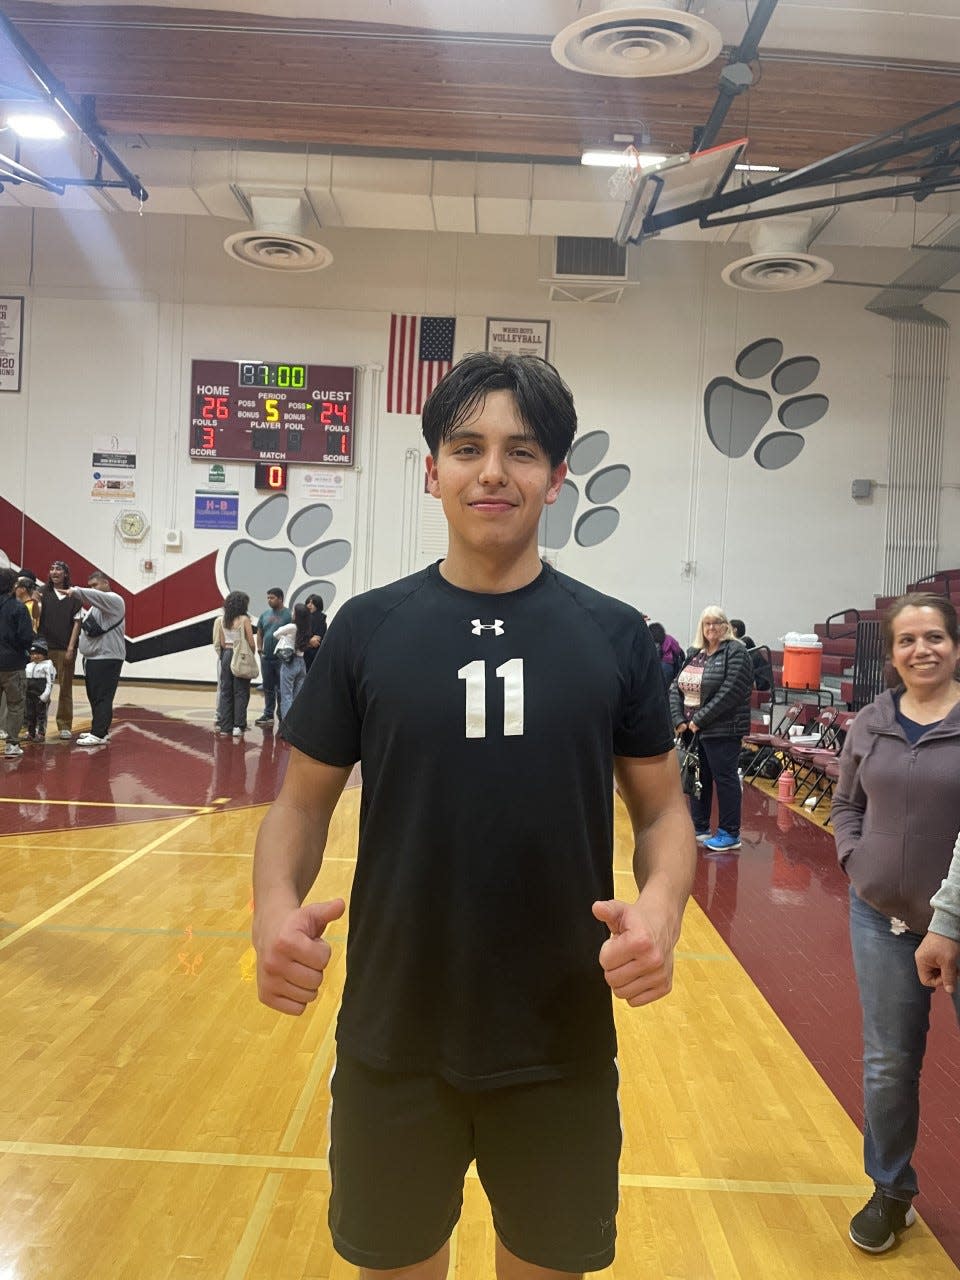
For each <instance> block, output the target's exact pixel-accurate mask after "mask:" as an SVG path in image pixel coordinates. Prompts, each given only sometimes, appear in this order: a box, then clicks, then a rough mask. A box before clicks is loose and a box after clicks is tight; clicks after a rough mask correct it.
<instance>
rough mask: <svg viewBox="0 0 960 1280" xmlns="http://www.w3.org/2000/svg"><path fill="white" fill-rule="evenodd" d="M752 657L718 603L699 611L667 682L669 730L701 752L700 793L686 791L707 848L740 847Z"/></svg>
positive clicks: (721, 850) (700, 838) (714, 850)
mask: <svg viewBox="0 0 960 1280" xmlns="http://www.w3.org/2000/svg"><path fill="white" fill-rule="evenodd" d="M752 688H753V663H752V662H751V660H750V655H749V654H748V653H747V651H746V649H745V648H744V647H743V645H742V644H741V643H740V641H739V640H737V639H736V638H735V637H734V634H733V630H732V628H731V626H730V623H729V621H728V619H727V615H726V614H725V613H724V611H723V610H722V609H721V608H720V606H719V605H715V604H711V605H707V607H706V609H704V611H703V613H702V614H701V615H700V621H699V623H698V624H697V634H696V638H695V641H694V652H693V655H692V656H691V657H690V658H688V659H687V662H686V665H685V666H684V667H683V669H682V670H681V672H680V674H679V675H678V676H677V677H676V679H675V680H674V681H673V683H672V684H671V686H670V691H669V697H670V714H671V717H672V720H673V725H674V731H675V733H676V734H677V736H678V737H683V738H684V740H685V741H686V742H688V743H689V742H694V743H696V745H697V749H698V752H699V755H700V794H699V796H691V797H690V816H691V817H692V818H693V826H694V830H695V831H696V834H697V843H698V844H701V845H703V847H704V848H705V849H708V850H709V851H710V852H711V853H732V852H733V851H734V850H736V849H739V848H740V809H741V803H742V792H741V789H740V774H739V772H738V769H737V764H738V761H739V758H740V748H741V746H742V745H743V737H744V734H745V733H748V732H749V729H750V691H751V689H752ZM714 784H716V788H717V807H718V821H717V830H716V832H715V833H714V834H713V835H711V834H710V811H711V809H712V807H713V788H714Z"/></svg>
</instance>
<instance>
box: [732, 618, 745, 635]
mask: <svg viewBox="0 0 960 1280" xmlns="http://www.w3.org/2000/svg"><path fill="white" fill-rule="evenodd" d="M730 628H731V630H732V631H733V634H734V635H735V636H736V637H737V639H738V640H742V639H743V637H744V636H745V635H746V631H747V624H746V623H745V622H744V620H743V619H742V618H731V619H730Z"/></svg>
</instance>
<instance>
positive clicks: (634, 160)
mask: <svg viewBox="0 0 960 1280" xmlns="http://www.w3.org/2000/svg"><path fill="white" fill-rule="evenodd" d="M666 158H667V157H666V156H664V155H654V154H653V153H651V152H644V151H639V152H637V154H636V155H634V154H632V153H631V152H628V151H613V150H610V149H607V148H602V147H594V148H591V150H589V151H584V153H583V155H582V156H581V157H580V163H581V164H591V165H597V166H599V167H600V168H603V169H619V168H620V166H621V165H625V164H626V165H630V166H631V167H632V168H637V169H643V168H645V167H646V166H647V165H649V164H659V163H660V162H661V160H666Z"/></svg>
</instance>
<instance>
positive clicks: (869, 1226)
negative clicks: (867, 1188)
mask: <svg viewBox="0 0 960 1280" xmlns="http://www.w3.org/2000/svg"><path fill="white" fill-rule="evenodd" d="M916 1220H917V1215H916V1212H915V1211H914V1208H913V1205H912V1204H911V1203H910V1201H909V1200H895V1199H894V1198H893V1196H888V1195H887V1193H886V1192H885V1191H881V1190H880V1188H879V1187H877V1189H876V1191H874V1193H873V1195H872V1196H871V1197H870V1199H869V1200H868V1201H867V1203H866V1204H865V1205H864V1206H863V1208H862V1209H861V1210H860V1212H859V1213H855V1214H854V1215H853V1217H852V1218H851V1219H850V1239H851V1240H852V1241H853V1243H854V1244H855V1245H856V1246H857V1247H858V1248H859V1249H866V1251H867V1252H868V1253H885V1252H886V1250H887V1249H890V1248H892V1247H893V1246H894V1245H895V1244H896V1243H897V1232H898V1231H903V1230H904V1229H905V1228H906V1227H911V1226H913V1224H914V1223H915V1222H916Z"/></svg>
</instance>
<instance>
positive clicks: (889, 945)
mask: <svg viewBox="0 0 960 1280" xmlns="http://www.w3.org/2000/svg"><path fill="white" fill-rule="evenodd" d="M884 632H885V639H886V643H887V649H888V652H889V655H890V661H891V662H892V663H893V666H894V668H895V670H896V673H897V676H898V677H899V681H900V683H899V684H898V686H897V687H896V688H895V689H892V690H887V691H886V692H884V693H881V694H880V695H879V697H877V698H876V699H875V700H874V701H873V702H871V703H870V704H869V706H866V707H864V708H863V710H862V711H860V712H859V713H858V715H857V718H856V720H855V721H854V722H853V725H852V726H851V729H850V733H849V735H848V737H847V740H846V742H845V743H844V747H843V753H842V755H841V758H840V780H839V783H838V785H837V789H836V794H835V795H834V800H833V810H832V818H833V828H834V832H835V835H836V842H837V856H838V857H839V859H840V865H841V866H842V867H843V869H844V870H845V871H846V873H847V875H848V876H849V878H850V941H851V944H852V948H853V962H854V967H855V969H856V974H857V985H858V987H859V990H860V1004H861V1007H862V1010H863V1094H864V1100H863V1107H864V1163H865V1167H866V1171H867V1174H868V1176H869V1177H870V1178H872V1179H873V1183H874V1187H875V1190H874V1193H873V1195H872V1196H871V1198H870V1200H869V1201H868V1202H867V1204H866V1205H864V1207H863V1208H862V1209H861V1210H860V1211H859V1213H857V1214H855V1215H854V1217H853V1219H852V1220H851V1223H850V1239H851V1240H852V1241H853V1243H854V1244H856V1245H858V1246H859V1247H860V1248H861V1249H866V1250H867V1251H868V1252H870V1253H882V1252H883V1251H884V1250H885V1249H889V1248H890V1247H891V1245H893V1244H895V1243H896V1238H897V1233H898V1232H899V1231H902V1230H903V1229H904V1228H905V1227H909V1226H910V1225H911V1223H912V1222H913V1221H914V1219H915V1216H916V1215H915V1214H914V1211H913V1208H912V1207H911V1201H912V1200H913V1197H914V1196H915V1195H916V1194H917V1175H916V1172H915V1171H914V1169H913V1166H912V1164H911V1158H912V1156H913V1151H914V1147H915V1146H916V1142H917V1133H918V1129H919V1124H920V1068H921V1066H922V1064H923V1052H924V1048H925V1046H926V1038H927V1027H928V1025H929V1020H930V997H931V994H932V992H931V990H930V988H929V987H926V986H924V985H923V984H922V983H921V981H920V979H919V977H918V975H917V968H916V964H915V961H914V954H915V952H916V950H917V948H918V947H919V946H920V944H921V942H922V941H923V938H924V935H925V934H926V932H927V930H928V928H929V926H930V919H931V908H930V898H931V896H932V895H933V894H934V893H935V892H936V891H937V890H938V889H939V888H940V884H941V881H942V880H943V877H944V876H945V875H946V874H947V871H948V869H949V867H950V859H951V854H952V852H953V845H954V841H955V839H956V835H957V831H958V830H960V786H958V785H957V779H958V778H960V684H958V683H957V679H956V672H957V664H958V662H960V634H958V629H957V614H956V610H955V609H954V607H953V605H952V604H951V603H950V602H949V600H947V599H945V598H943V597H941V596H935V595H928V594H926V593H914V594H911V595H906V596H901V597H900V599H899V600H897V601H895V602H894V604H893V605H892V606H891V608H890V611H889V613H888V614H887V617H886V620H885V622H884ZM952 998H953V1002H954V1006H955V1008H956V1010H957V1016H958V1019H960V994H958V992H957V991H954V992H953V993H952Z"/></svg>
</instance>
